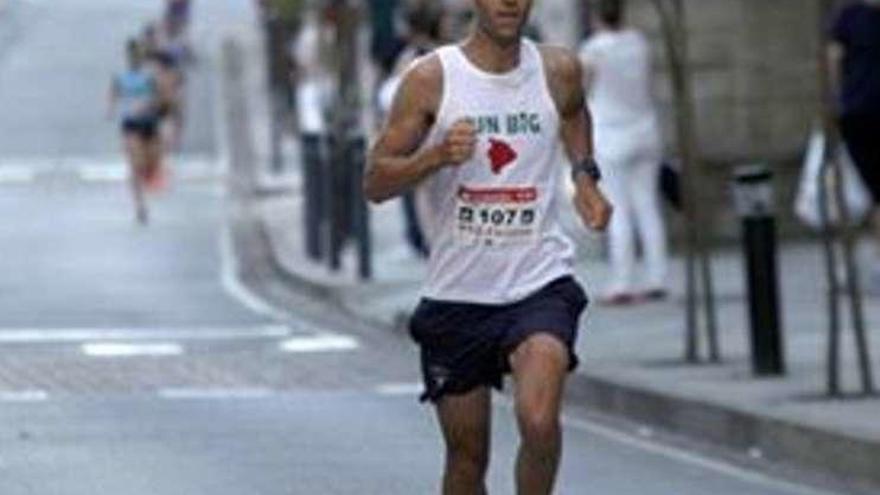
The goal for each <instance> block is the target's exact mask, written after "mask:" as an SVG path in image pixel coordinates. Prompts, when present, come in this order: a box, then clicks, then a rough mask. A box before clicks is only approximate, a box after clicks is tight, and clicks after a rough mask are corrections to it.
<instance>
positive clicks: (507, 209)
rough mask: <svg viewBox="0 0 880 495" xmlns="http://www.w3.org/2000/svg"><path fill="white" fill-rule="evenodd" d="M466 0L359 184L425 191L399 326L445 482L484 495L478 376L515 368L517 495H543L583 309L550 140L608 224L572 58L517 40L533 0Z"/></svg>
mask: <svg viewBox="0 0 880 495" xmlns="http://www.w3.org/2000/svg"><path fill="white" fill-rule="evenodd" d="M473 3H474V6H475V7H476V14H477V15H476V23H475V25H474V27H473V29H472V32H471V34H470V36H469V37H468V38H467V39H466V40H465V41H464V42H463V43H462V44H461V45H455V46H447V47H443V48H440V49H438V50H436V51H435V52H434V53H432V54H429V55H427V56H425V57H423V58H422V59H420V60H419V61H417V62H416V63H415V64H414V65H413V67H412V68H411V69H410V70H409V71H408V72H407V74H406V75H405V76H404V79H403V82H402V83H401V87H400V89H399V90H398V92H397V95H396V96H395V101H394V103H393V105H392V108H391V111H390V114H389V116H388V121H387V123H386V127H385V128H384V129H383V131H382V133H381V135H380V136H379V137H378V140H377V142H376V144H375V145H374V147H373V149H372V150H371V154H370V158H369V167H368V169H367V173H366V175H365V178H364V191H365V194H366V197H367V198H369V199H370V200H371V201H376V202H378V201H383V200H386V199H388V198H391V197H393V196H397V195H400V194H402V193H403V192H405V191H406V190H408V189H410V188H412V187H414V186H416V185H417V184H418V185H419V187H422V188H424V190H423V191H422V192H423V193H424V194H426V196H427V202H428V206H429V210H430V211H429V214H428V215H427V216H428V217H429V218H426V220H428V221H427V222H426V226H425V227H426V232H427V234H428V237H429V242H430V245H431V254H430V259H429V263H428V280H427V283H426V285H425V288H424V291H423V295H424V298H423V299H422V302H421V303H420V304H419V306H418V308H417V309H416V311H415V313H414V315H413V317H412V321H411V323H410V331H411V334H412V336H413V338H414V339H415V340H416V341H417V342H418V343H419V344H420V346H421V352H422V370H423V375H424V380H425V394H424V396H423V399H427V400H431V401H432V402H433V403H434V404H435V405H436V409H437V414H438V419H439V423H440V426H441V429H442V432H443V436H444V439H445V442H446V467H445V473H444V477H443V493H444V494H447V495H452V494H454V495H470V494H485V493H486V486H485V474H486V469H487V466H488V462H489V429H490V408H491V407H490V406H491V396H490V387H492V386H494V387H500V385H501V380H502V376H503V374H505V373H507V372H512V375H513V382H514V402H515V411H516V418H517V422H518V426H519V431H520V437H521V445H520V450H519V455H518V458H517V463H516V484H517V493H519V494H521V495H541V494H549V493H551V492H552V490H553V485H554V482H555V478H556V473H557V470H558V465H559V459H560V454H561V445H562V441H561V428H560V421H559V416H560V407H561V397H562V392H563V385H564V382H565V377H566V373H567V371H569V370H572V369H573V368H574V367H575V366H576V365H577V362H576V358H575V356H574V353H573V346H574V342H575V338H576V336H577V325H578V319H579V316H580V314H581V312H582V311H583V309H584V307H585V305H586V297H585V295H584V292H583V291H582V289H581V288H580V286H579V285H578V283H577V282H576V281H575V280H574V278H573V277H572V273H573V264H574V259H573V256H574V249H573V247H572V243H571V241H570V240H569V239H567V238H566V236H565V235H564V234H563V232H562V230H561V228H560V226H559V222H558V214H557V208H558V207H559V198H558V197H557V191H558V190H559V188H558V187H557V185H558V180H559V176H560V174H561V173H563V172H564V171H565V170H566V169H565V168H563V166H562V162H563V161H564V157H563V156H561V155H560V149H561V148H564V150H565V151H566V153H567V155H568V159H569V160H570V161H571V162H572V163H573V168H571V169H570V170H571V172H572V177H573V178H574V180H575V181H576V194H575V198H574V203H575V206H576V208H577V211H578V213H579V214H580V216H581V218H582V220H583V221H584V223H585V224H586V225H587V226H589V227H590V228H593V229H597V230H603V229H605V227H606V226H607V224H608V221H609V218H610V216H611V207H610V205H609V204H608V203H607V201H606V200H605V198H604V197H603V195H602V193H601V192H600V191H599V189H598V187H597V185H596V180H598V173H597V168H596V167H595V163H594V162H593V161H592V159H591V155H592V143H591V139H592V138H591V129H590V120H589V115H588V113H587V112H586V109H585V105H584V93H583V89H582V85H581V82H582V81H581V68H580V64H579V62H578V59H577V57H576V56H575V55H574V54H573V53H571V52H570V51H568V50H565V49H563V48H555V47H545V46H537V45H535V44H534V43H532V42H530V41H528V40H525V39H522V37H521V32H522V28H523V25H524V24H525V22H526V20H527V19H528V15H529V12H530V10H531V7H532V0H473Z"/></svg>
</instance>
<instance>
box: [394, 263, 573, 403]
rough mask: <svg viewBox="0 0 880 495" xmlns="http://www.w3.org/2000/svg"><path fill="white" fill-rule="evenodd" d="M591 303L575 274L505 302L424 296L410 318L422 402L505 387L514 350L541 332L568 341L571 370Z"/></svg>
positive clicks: (566, 342)
mask: <svg viewBox="0 0 880 495" xmlns="http://www.w3.org/2000/svg"><path fill="white" fill-rule="evenodd" d="M587 302H588V301H587V296H586V294H585V293H584V290H583V289H582V288H581V286H580V285H579V284H578V283H577V281H575V279H574V278H572V277H570V276H566V277H563V278H560V279H557V280H554V281H553V282H551V283H549V284H547V285H545V286H544V287H543V288H541V289H540V290H538V291H537V292H535V293H534V294H532V295H530V296H528V297H526V298H525V299H523V300H521V301H519V302H515V303H511V304H505V305H487V304H468V303H458V302H444V301H435V300H431V299H422V301H421V302H420V303H419V305H418V307H417V308H416V310H415V312H414V313H413V315H412V318H411V320H410V335H411V336H412V338H413V340H415V341H416V343H417V344H419V346H420V349H421V365H422V377H423V379H424V385H425V392H424V394H422V396H421V400H422V401H426V400H430V401H432V402H437V401H438V400H439V399H440V398H441V397H442V396H443V395H445V394H452V395H459V394H465V393H467V392H470V391H471V390H473V389H475V388H477V387H481V386H492V387H495V388H498V389H501V386H502V381H503V377H504V375H505V374H506V373H509V372H510V371H511V370H510V363H509V355H510V353H512V352H513V351H514V350H515V349H516V348H517V346H519V344H520V343H522V342H523V341H525V340H526V339H527V338H529V337H530V336H532V335H534V334H536V333H548V334H550V335H552V336H555V337H557V338H558V339H559V340H560V341H562V342H563V343H564V344H565V346H566V348H567V349H568V352H569V370H570V371H571V370H574V369H575V368H576V367H577V364H578V359H577V356H576V355H575V353H574V345H575V341H576V339H577V334H578V321H579V320H580V315H581V313H582V312H583V310H584V309H585V308H586V307H587Z"/></svg>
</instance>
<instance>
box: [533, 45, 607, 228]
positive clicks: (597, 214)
mask: <svg viewBox="0 0 880 495" xmlns="http://www.w3.org/2000/svg"><path fill="white" fill-rule="evenodd" d="M542 54H543V56H544V63H545V67H546V69H547V76H548V77H547V80H548V83H549V85H550V92H551V94H552V96H553V99H554V101H555V103H556V108H557V110H558V111H559V119H560V138H561V139H562V143H563V145H564V146H565V151H566V153H567V154H568V158H569V160H570V164H571V165H572V166H575V165H577V164H581V163H583V162H585V161H587V160H592V159H593V123H592V118H591V116H590V111H589V109H588V108H587V105H586V99H585V96H584V87H583V84H582V83H583V70H582V68H581V64H580V61H578V59H577V57H576V56H575V55H574V54H573V53H571V52H570V51H569V50H567V49H564V48H559V47H548V46H545V47H542ZM573 176H574V179H575V197H574V204H575V208H576V209H577V212H578V214H579V215H580V217H581V220H583V222H584V224H585V225H586V226H587V227H589V228H591V229H594V230H599V231H602V230H605V228H607V226H608V222H609V221H610V219H611V213H612V207H611V204H610V203H609V202H608V200H607V199H605V195H604V194H602V191H601V190H600V189H599V185H598V184H597V182H596V180H595V179H594V178H593V177H590V176H589V175H587V174H583V173H579V174H573Z"/></svg>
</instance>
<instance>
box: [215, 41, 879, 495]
mask: <svg viewBox="0 0 880 495" xmlns="http://www.w3.org/2000/svg"><path fill="white" fill-rule="evenodd" d="M234 56H235V54H231V53H226V54H225V56H224V58H227V57H232V58H234ZM238 56H241V54H240V53H239V54H238ZM226 62H227V63H229V65H230V66H231V69H230V71H229V72H230V73H225V74H224V77H230V78H234V77H236V76H235V75H234V74H231V72H234V71H235V66H236V63H235V61H234V60H226ZM237 89H239V91H243V90H242V89H241V88H237ZM229 96H231V97H232V98H231V99H233V100H235V99H236V98H238V99H239V101H240V100H241V98H242V96H241V95H229ZM231 113H233V114H234V115H236V120H237V121H238V122H239V124H240V126H246V125H248V119H247V117H246V116H247V110H246V108H242V107H241V106H238V108H235V109H232V112H231ZM240 131H241V129H239V130H238V132H234V131H233V132H230V137H235V138H240V137H242V136H246V135H247V133H242V132H240ZM245 141H247V140H245ZM232 142H233V143H235V145H236V146H238V147H242V145H243V143H242V140H241V139H232ZM243 148H244V149H239V150H235V149H233V150H232V157H233V158H232V161H233V167H232V168H233V169H237V168H240V167H241V165H242V164H244V165H245V166H247V165H248V164H250V166H249V167H248V168H249V169H250V170H247V171H242V170H234V172H235V174H237V177H238V180H236V181H235V183H234V184H233V185H232V187H233V189H234V190H235V189H237V190H238V192H239V195H240V199H239V201H241V202H242V203H244V204H245V205H247V204H253V203H254V202H256V201H259V194H257V187H256V185H255V184H254V183H253V177H252V176H253V175H255V171H254V170H253V169H254V167H253V163H254V153H253V149H252V144H250V143H244V146H243ZM245 209H246V210H251V208H249V207H247V206H245ZM248 213H249V214H248V215H247V216H249V217H252V218H251V219H250V221H249V222H248V223H249V224H251V225H250V228H247V229H245V231H239V232H238V234H239V235H241V236H246V237H250V238H251V240H252V241H254V242H255V243H257V244H258V245H259V246H261V247H262V249H261V250H260V251H261V252H260V253H258V255H257V256H256V257H257V258H259V259H251V260H250V261H247V260H245V263H248V264H250V262H254V263H255V264H257V265H258V266H260V267H261V268H262V269H264V270H268V271H270V272H271V273H270V274H269V275H270V276H274V277H275V278H276V279H278V280H280V281H281V282H282V283H284V284H286V285H288V286H290V287H291V288H292V289H295V290H297V291H303V290H305V291H306V292H308V293H309V294H310V295H313V296H315V297H320V298H322V299H324V300H325V301H328V302H329V303H330V304H331V305H332V306H334V307H335V308H337V309H339V311H341V312H342V313H344V314H346V315H348V316H351V317H354V318H357V319H360V320H361V321H364V322H365V323H367V324H368V325H370V326H373V327H377V328H382V329H386V330H390V332H389V333H392V334H395V335H398V336H404V335H405V332H400V331H399V329H398V328H395V326H394V325H390V324H389V323H388V322H383V321H379V320H377V319H375V318H371V317H365V316H364V315H362V314H359V313H358V312H357V311H354V310H352V309H351V308H350V307H348V306H347V305H345V304H344V301H343V300H342V298H341V297H340V295H339V293H338V291H337V290H335V289H334V288H332V287H328V286H325V285H323V284H320V283H317V282H315V281H313V280H310V279H308V278H307V277H304V276H302V275H299V274H297V273H295V272H293V271H291V270H288V269H287V268H286V267H285V266H284V265H283V263H282V262H281V260H280V256H279V252H278V251H277V248H276V246H275V245H274V244H273V243H272V239H271V236H270V235H269V232H268V226H267V225H266V222H265V221H264V220H263V219H262V218H253V217H255V216H256V214H255V213H253V212H248ZM236 237H239V236H236ZM242 242H244V241H242ZM253 266H254V265H251V267H253ZM245 272H247V268H245ZM240 275H242V276H243V277H247V276H248V273H242V274H240ZM567 395H568V399H569V400H573V401H575V402H577V403H578V404H580V405H584V406H586V407H587V408H588V409H590V410H594V411H597V412H600V413H603V414H610V415H615V416H619V417H623V418H626V419H628V420H631V421H635V422H638V423H641V424H645V425H650V426H652V427H656V428H659V429H664V430H667V431H670V432H674V433H677V434H681V435H683V436H686V437H690V438H694V439H697V440H699V441H704V442H709V443H712V444H716V445H720V446H722V447H723V448H726V449H732V450H737V451H741V452H745V451H748V450H751V449H758V450H759V451H760V452H761V454H762V455H763V456H764V457H766V458H768V459H771V460H774V461H780V462H782V463H785V464H793V465H795V466H797V467H800V468H808V469H811V470H815V471H817V472H820V473H824V474H828V475H831V476H834V477H842V478H845V479H853V478H855V479H858V480H860V481H861V482H865V483H868V484H870V485H872V486H878V487H880V443H877V442H871V441H867V440H864V439H860V438H856V437H852V436H848V435H844V434H839V433H832V432H829V431H827V430H822V429H818V428H812V427H810V426H807V425H802V424H796V423H792V422H788V421H783V420H779V419H776V418H772V417H768V416H760V415H757V414H754V413H747V412H743V411H737V410H735V409H732V408H729V407H724V406H719V405H715V404H712V403H709V402H705V401H699V400H693V399H687V398H682V397H676V396H674V395H669V394H662V393H659V392H655V391H652V390H649V389H646V388H640V387H637V386H633V385H629V384H624V383H619V382H615V381H613V380H609V379H606V378H603V377H599V376H594V375H590V374H588V373H575V374H573V375H572V376H571V377H570V379H569V385H568V390H567Z"/></svg>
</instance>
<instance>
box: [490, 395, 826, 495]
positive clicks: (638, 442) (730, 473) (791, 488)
mask: <svg viewBox="0 0 880 495" xmlns="http://www.w3.org/2000/svg"><path fill="white" fill-rule="evenodd" d="M498 404H500V405H501V406H503V407H506V408H508V409H513V401H512V400H511V399H510V398H509V397H507V396H503V395H499V396H498ZM562 424H563V427H565V428H571V429H574V430H579V431H582V432H586V433H590V434H593V435H598V436H600V437H603V438H605V439H607V440H610V441H612V442H615V443H617V444H620V445H625V446H627V447H631V448H634V449H636V450H641V451H643V452H648V453H650V454H655V455H659V456H662V457H666V458H667V459H671V460H674V461H677V462H681V463H683V464H690V465H692V466H696V467H699V468H702V469H705V470H707V471H713V472H715V473H718V474H721V475H723V476H727V477H729V478H735V479H738V480H740V481H744V482H746V483H751V484H754V485H761V486H763V487H765V488H772V489H775V490H781V491H784V492H788V493H790V494H792V495H835V494H834V493H833V492H829V491H826V490H822V489H819V488H813V487H810V486H805V485H799V484H797V483H793V482H790V481H784V480H780V479H776V478H772V477H770V476H768V475H766V474H763V473H760V472H756V471H750V470H748V469H746V468H743V467H740V466H737V465H734V464H731V463H728V462H724V461H721V460H716V459H711V458H709V457H704V456H701V455H699V454H696V453H694V452H690V451H687V450H684V449H681V448H678V447H672V446H669V445H663V444H659V443H654V442H651V441H650V440H647V439H643V438H639V437H638V436H637V435H635V434H630V433H625V432H623V431H619V430H617V429H614V428H611V427H608V426H603V425H600V424H598V423H595V422H593V421H589V420H585V419H580V418H575V417H572V416H569V415H567V414H563V415H562Z"/></svg>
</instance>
